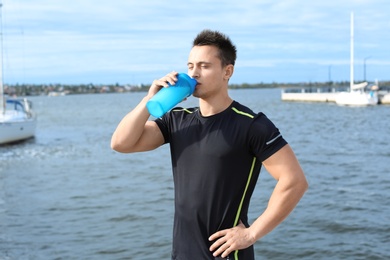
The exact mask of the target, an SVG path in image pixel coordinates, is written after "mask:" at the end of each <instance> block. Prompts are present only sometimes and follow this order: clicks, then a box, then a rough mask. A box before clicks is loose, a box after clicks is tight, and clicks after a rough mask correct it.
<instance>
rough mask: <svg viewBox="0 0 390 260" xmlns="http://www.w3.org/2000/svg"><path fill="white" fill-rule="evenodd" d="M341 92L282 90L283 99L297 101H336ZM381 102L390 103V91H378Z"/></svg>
mask: <svg viewBox="0 0 390 260" xmlns="http://www.w3.org/2000/svg"><path fill="white" fill-rule="evenodd" d="M338 93H339V92H337V91H331V92H321V89H318V90H317V91H316V92H315V91H314V92H313V91H312V90H310V91H307V90H306V89H301V90H299V91H297V90H295V91H294V92H290V91H287V90H286V89H283V90H282V96H281V98H282V101H297V102H333V103H334V102H336V96H337V94H338ZM378 99H379V104H384V105H390V92H387V91H379V92H378Z"/></svg>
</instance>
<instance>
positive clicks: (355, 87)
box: [335, 12, 378, 106]
mask: <svg viewBox="0 0 390 260" xmlns="http://www.w3.org/2000/svg"><path fill="white" fill-rule="evenodd" d="M353 24H354V19H353V12H351V61H350V87H349V92H340V93H338V94H337V96H336V98H335V101H336V104H338V105H345V106H369V105H376V104H378V93H377V91H374V90H371V91H370V92H366V91H365V90H364V89H365V88H366V86H367V85H368V83H367V82H362V83H360V84H354V71H353V67H354V60H353V59H354V46H353V44H354V28H353Z"/></svg>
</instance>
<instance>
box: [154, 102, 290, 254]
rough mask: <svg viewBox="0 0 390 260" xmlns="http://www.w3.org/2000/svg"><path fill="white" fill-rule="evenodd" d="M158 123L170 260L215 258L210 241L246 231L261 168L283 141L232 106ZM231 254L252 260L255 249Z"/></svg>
mask: <svg viewBox="0 0 390 260" xmlns="http://www.w3.org/2000/svg"><path fill="white" fill-rule="evenodd" d="M156 123H157V125H158V126H159V128H160V130H161V132H162V134H163V136H164V139H165V142H166V143H169V144H170V148H171V159H172V169H173V178H174V186H175V218H174V230H173V248H172V259H180V260H182V259H183V260H188V259H214V257H213V256H212V253H211V252H210V251H209V247H210V246H211V244H212V242H210V241H208V237H209V236H210V235H212V234H213V233H215V232H216V231H219V230H223V229H228V228H232V227H234V226H236V225H238V224H239V221H240V220H241V221H242V222H243V223H244V225H246V226H248V217H247V213H248V207H249V202H250V198H251V196H252V193H253V190H254V188H255V185H256V182H257V179H258V176H259V172H260V168H261V163H262V161H264V160H265V159H267V158H268V157H269V156H271V155H272V154H273V153H275V152H276V151H278V150H279V149H280V148H282V147H283V146H284V145H285V144H286V143H287V142H286V141H285V140H284V139H283V137H282V136H281V134H280V132H279V130H278V129H277V128H276V127H275V125H274V124H273V123H272V122H271V121H270V120H269V119H268V118H267V117H266V116H265V115H264V114H263V113H259V114H256V113H254V112H253V111H252V110H250V109H249V108H247V107H245V106H243V105H241V104H239V103H238V102H236V101H234V102H233V103H232V104H231V105H230V106H229V107H228V108H227V109H226V110H224V111H223V112H221V113H219V114H216V115H213V116H210V117H202V115H201V113H200V111H199V109H198V108H189V109H183V108H174V109H173V110H171V111H170V112H169V113H167V114H166V115H164V116H163V117H162V118H160V119H157V120H156ZM235 254H238V257H239V258H238V259H253V254H254V253H253V247H250V248H248V249H245V250H240V251H238V252H236V253H235ZM230 259H235V258H234V254H232V255H231V256H230Z"/></svg>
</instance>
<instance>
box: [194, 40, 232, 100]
mask: <svg viewBox="0 0 390 260" xmlns="http://www.w3.org/2000/svg"><path fill="white" fill-rule="evenodd" d="M229 66H231V67H232V65H228V66H225V67H222V63H221V60H220V59H219V58H218V49H217V47H215V46H194V47H193V48H192V50H191V52H190V55H189V57H188V75H189V76H191V77H192V78H194V79H196V80H197V81H198V85H197V86H196V89H195V91H194V93H193V96H195V97H198V98H203V99H206V98H208V97H212V96H213V95H218V94H219V93H220V92H222V91H227V85H228V81H229V78H230V76H231V73H232V71H231V73H230V74H229V69H228V67H229Z"/></svg>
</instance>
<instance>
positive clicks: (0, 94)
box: [0, 2, 6, 114]
mask: <svg viewBox="0 0 390 260" xmlns="http://www.w3.org/2000/svg"><path fill="white" fill-rule="evenodd" d="M2 8H3V3H1V2H0V113H1V114H4V113H5V105H6V101H5V96H4V85H3V14H2Z"/></svg>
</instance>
